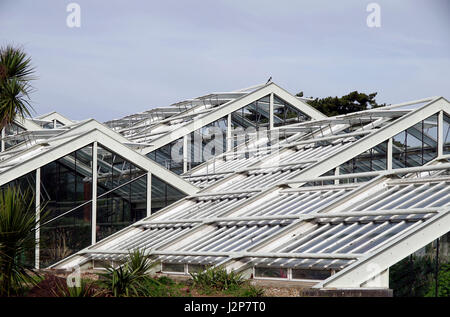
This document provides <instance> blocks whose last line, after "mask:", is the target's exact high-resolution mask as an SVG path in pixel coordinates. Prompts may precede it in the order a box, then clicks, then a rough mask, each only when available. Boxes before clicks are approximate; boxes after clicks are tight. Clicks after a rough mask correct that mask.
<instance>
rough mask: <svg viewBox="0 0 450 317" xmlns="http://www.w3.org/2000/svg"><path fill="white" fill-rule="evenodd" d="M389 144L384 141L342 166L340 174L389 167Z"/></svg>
mask: <svg viewBox="0 0 450 317" xmlns="http://www.w3.org/2000/svg"><path fill="white" fill-rule="evenodd" d="M387 144H388V142H387V141H385V142H382V143H380V144H378V145H377V146H374V147H373V148H371V149H370V150H367V151H365V152H363V153H361V154H359V155H358V156H356V157H354V158H353V159H351V160H349V161H347V162H345V163H344V164H342V165H341V166H340V171H339V172H340V174H353V173H364V172H371V171H380V170H385V169H387Z"/></svg>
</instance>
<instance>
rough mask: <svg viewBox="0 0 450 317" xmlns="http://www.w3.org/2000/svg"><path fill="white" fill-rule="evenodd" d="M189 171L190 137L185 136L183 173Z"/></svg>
mask: <svg viewBox="0 0 450 317" xmlns="http://www.w3.org/2000/svg"><path fill="white" fill-rule="evenodd" d="M187 171H188V135H185V136H183V173H186V172H187Z"/></svg>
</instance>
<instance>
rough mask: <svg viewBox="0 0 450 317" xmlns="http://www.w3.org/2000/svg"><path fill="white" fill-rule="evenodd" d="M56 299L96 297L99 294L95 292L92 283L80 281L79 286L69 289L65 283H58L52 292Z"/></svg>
mask: <svg viewBox="0 0 450 317" xmlns="http://www.w3.org/2000/svg"><path fill="white" fill-rule="evenodd" d="M52 291H53V293H54V295H55V296H56V297H96V296H97V295H99V294H100V292H98V291H96V289H95V283H94V282H87V281H86V280H83V279H82V280H81V281H80V286H78V287H77V286H74V287H69V286H67V284H66V283H58V284H57V286H56V290H52Z"/></svg>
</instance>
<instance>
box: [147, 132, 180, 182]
mask: <svg viewBox="0 0 450 317" xmlns="http://www.w3.org/2000/svg"><path fill="white" fill-rule="evenodd" d="M147 157H149V158H150V159H152V160H153V161H155V162H156V163H158V164H160V165H162V166H164V167H165V168H167V169H170V170H171V171H172V172H174V173H176V174H178V175H179V174H182V173H183V138H179V139H178V140H175V141H173V142H171V143H169V144H166V145H164V146H162V147H160V148H159V149H157V150H155V151H153V152H150V153H148V154H147Z"/></svg>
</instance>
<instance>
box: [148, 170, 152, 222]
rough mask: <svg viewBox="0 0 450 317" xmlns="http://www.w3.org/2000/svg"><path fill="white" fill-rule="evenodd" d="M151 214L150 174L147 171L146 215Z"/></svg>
mask: <svg viewBox="0 0 450 317" xmlns="http://www.w3.org/2000/svg"><path fill="white" fill-rule="evenodd" d="M151 214H152V174H151V173H150V172H147V217H149V216H150V215H151Z"/></svg>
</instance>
